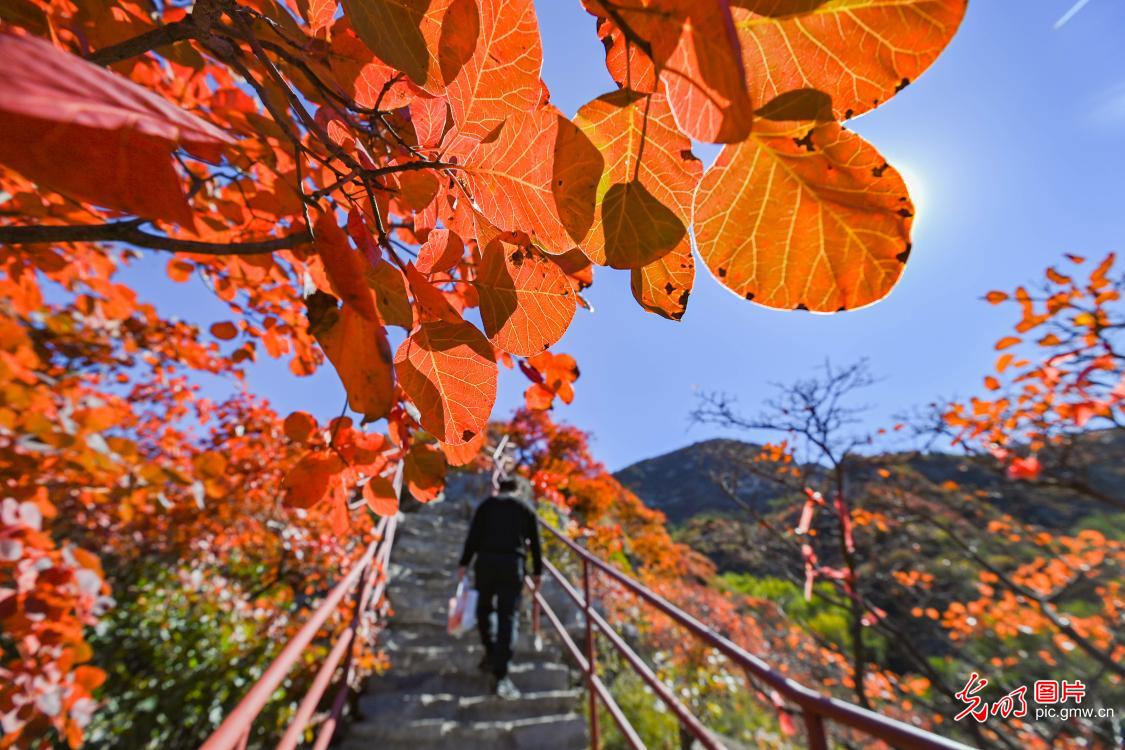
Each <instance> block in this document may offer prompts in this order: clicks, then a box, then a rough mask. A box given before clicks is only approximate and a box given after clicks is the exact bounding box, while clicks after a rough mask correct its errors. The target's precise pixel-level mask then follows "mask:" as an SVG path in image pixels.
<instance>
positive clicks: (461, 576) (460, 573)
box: [457, 565, 469, 583]
mask: <svg viewBox="0 0 1125 750" xmlns="http://www.w3.org/2000/svg"><path fill="white" fill-rule="evenodd" d="M468 573H469V571H468V570H466V568H465V566H464V565H460V566H458V568H457V582H458V583H460V582H461V581H463V580H465V576H466V575H468Z"/></svg>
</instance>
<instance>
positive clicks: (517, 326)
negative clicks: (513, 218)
mask: <svg viewBox="0 0 1125 750" xmlns="http://www.w3.org/2000/svg"><path fill="white" fill-rule="evenodd" d="M473 284H474V286H476V288H477V290H478V292H479V293H480V316H481V321H482V322H483V323H484V331H485V333H486V334H488V338H489V340H490V341H492V343H493V344H495V345H496V346H498V347H499V348H501V349H503V350H504V351H506V352H510V353H512V354H516V355H521V356H530V355H532V354H538V353H539V352H541V351H543V350H544V349H547V348H548V347H550V346H551V345H552V344H554V343H555V342H556V341H558V340H559V339H561V338H562V336H563V334H564V333H566V329H567V328H568V327H569V326H570V321H571V320H573V319H574V312H575V309H576V308H577V303H576V302H575V294H574V289H573V287H571V284H570V280H569V279H568V278H567V277H566V274H565V273H563V270H562V269H561V268H559V267H558V266H557V265H555V264H554V263H553V262H551V260H550V259H548V258H546V257H544V256H543V255H541V254H540V253H539V252H538V251H536V250H535V249H533V248H531V247H522V248H521V247H517V246H515V245H509V244H507V243H505V242H503V241H501V240H498V239H497V240H493V241H492V242H491V243H489V245H488V247H486V248H485V249H484V254H483V259H482V260H481V264H480V268H479V270H478V272H477V278H476V280H475V281H474V282H473Z"/></svg>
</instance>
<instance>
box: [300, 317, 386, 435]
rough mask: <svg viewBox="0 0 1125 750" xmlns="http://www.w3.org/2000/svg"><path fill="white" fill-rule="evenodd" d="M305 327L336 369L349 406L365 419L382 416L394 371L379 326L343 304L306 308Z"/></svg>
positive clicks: (384, 335) (384, 336) (369, 419)
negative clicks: (314, 337)
mask: <svg viewBox="0 0 1125 750" xmlns="http://www.w3.org/2000/svg"><path fill="white" fill-rule="evenodd" d="M321 296H323V297H327V295H321ZM315 297H316V295H314V298H315ZM328 299H331V298H330V297H329V298H328ZM309 328H310V330H311V331H312V333H313V335H314V336H316V340H317V341H319V342H320V346H321V348H323V349H324V353H325V354H326V355H328V359H329V361H331V362H332V366H333V367H335V368H336V372H337V374H339V376H340V380H341V382H343V384H344V390H346V391H347V392H348V404H349V405H350V406H351V408H352V409H354V410H355V411H357V412H359V413H360V414H363V415H364V417H365V418H366V419H367V420H368V421H372V420H375V419H379V418H380V417H383V416H386V414H387V412H388V411H389V410H390V408H391V404H392V403H393V401H394V373H393V371H392V369H391V349H390V344H389V343H388V341H387V334H386V331H385V330H384V329H383V327H382V326H381V325H379V323H377V322H375V321H373V320H368V319H367V318H365V317H363V316H362V315H360V314H359V313H358V312H356V310H355V308H353V307H352V306H351V305H344V306H343V308H341V309H339V310H337V309H336V308H335V307H332V308H330V309H327V310H316V311H314V310H313V309H310V311H309Z"/></svg>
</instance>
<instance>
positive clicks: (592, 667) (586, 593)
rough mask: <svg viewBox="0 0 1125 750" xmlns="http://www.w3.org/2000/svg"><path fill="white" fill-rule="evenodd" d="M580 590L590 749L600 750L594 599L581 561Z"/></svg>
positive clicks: (588, 576) (588, 570) (587, 566)
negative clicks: (582, 604)
mask: <svg viewBox="0 0 1125 750" xmlns="http://www.w3.org/2000/svg"><path fill="white" fill-rule="evenodd" d="M582 589H583V597H584V598H585V603H586V607H585V610H586V611H585V614H586V693H587V695H588V696H589V700H590V747H591V748H592V750H601V746H602V742H601V732H600V731H599V726H598V694H597V692H596V691H595V689H594V678H595V677H596V676H597V673H598V662H597V659H598V647H597V643H596V642H595V641H594V635H595V634H594V617H593V612H594V598H593V596H591V591H590V564H589V563H588V562H587V561H586V559H585V558H583V559H582Z"/></svg>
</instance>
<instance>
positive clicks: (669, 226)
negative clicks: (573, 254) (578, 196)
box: [575, 90, 703, 268]
mask: <svg viewBox="0 0 1125 750" xmlns="http://www.w3.org/2000/svg"><path fill="white" fill-rule="evenodd" d="M575 123H576V124H577V125H578V126H579V127H580V128H582V132H584V133H585V134H586V135H587V136H588V137H589V138H590V141H591V142H592V143H593V144H594V145H595V146H596V147H597V148H598V149H599V150H600V151H601V154H602V157H603V158H604V159H605V168H604V170H603V172H602V176H601V180H600V182H599V183H598V190H597V198H596V200H597V213H596V214H595V217H594V224H593V227H592V228H591V231H590V234H589V236H588V237H587V238H586V240H585V241H584V242H582V244H581V247H582V250H583V251H584V252H585V253H586V254H587V256H589V258H590V260H592V261H594V262H595V263H598V264H600V265H609V266H611V267H613V268H640V267H641V266H644V265H647V264H648V263H651V262H653V261H654V260H656V259H658V258H661V257H663V256H664V255H667V254H668V253H670V252H672V250H673V249H675V248H676V247H678V246H679V245H681V244H682V243H683V242H684V240H686V239H687V235H688V225H689V224H690V222H691V201H692V196H693V194H694V192H695V188H696V186H697V185H698V184H699V180H700V178H701V177H702V175H703V165H702V164H701V163H700V161H699V160H698V159H696V158H695V156H694V155H693V154H692V153H691V141H690V140H689V139H688V138H687V137H686V136H684V135H683V134H681V133H680V131H679V130H678V129H677V128H676V123H675V121H674V120H673V118H672V110H671V109H670V108H669V107H668V101H667V99H665V98H664V96H662V95H659V94H651V95H644V94H637V93H635V92H632V91H628V90H621V91H615V92H613V93H611V94H606V95H604V96H601V97H599V98H597V99H595V100H594V101H592V102H590V103H589V104H587V105H585V106H584V107H582V109H580V110H579V111H578V116H577V117H576V118H575Z"/></svg>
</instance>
